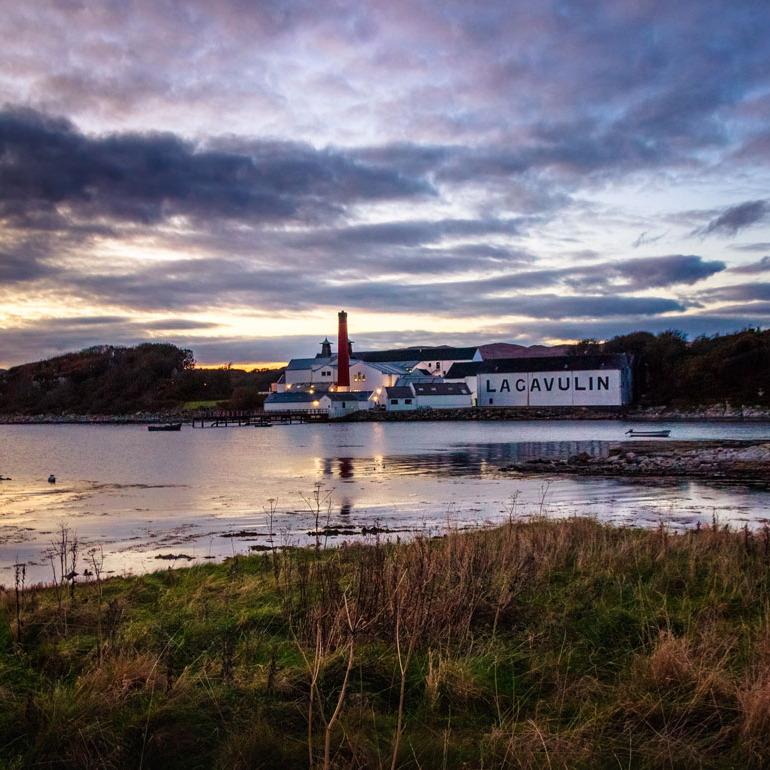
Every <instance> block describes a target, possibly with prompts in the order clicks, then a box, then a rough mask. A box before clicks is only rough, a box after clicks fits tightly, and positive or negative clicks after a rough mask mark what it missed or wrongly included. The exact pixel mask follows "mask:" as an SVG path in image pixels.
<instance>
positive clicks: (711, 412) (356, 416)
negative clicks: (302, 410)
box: [337, 403, 770, 422]
mask: <svg viewBox="0 0 770 770" xmlns="http://www.w3.org/2000/svg"><path fill="white" fill-rule="evenodd" d="M429 420H433V421H446V420H457V421H468V420H629V421H634V422H699V421H702V420H707V421H712V422H770V409H766V408H764V407H759V406H732V405H730V404H724V403H722V404H713V405H711V406H699V407H692V408H684V407H681V408H680V407H676V408H674V407H662V406H656V407H639V406H549V407H509V406H485V407H480V406H474V407H468V408H464V409H417V410H414V411H403V412H387V411H385V410H379V409H370V410H368V411H363V412H354V413H353V414H351V415H348V416H346V417H340V418H338V420H337V421H338V422H404V421H410V422H411V421H429Z"/></svg>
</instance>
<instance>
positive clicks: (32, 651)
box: [0, 519, 770, 770]
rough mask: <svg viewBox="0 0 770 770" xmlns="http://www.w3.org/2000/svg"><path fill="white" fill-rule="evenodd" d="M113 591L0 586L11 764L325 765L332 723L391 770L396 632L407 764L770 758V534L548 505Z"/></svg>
mask: <svg viewBox="0 0 770 770" xmlns="http://www.w3.org/2000/svg"><path fill="white" fill-rule="evenodd" d="M102 589H103V596H102V599H101V602H100V601H99V598H98V586H97V584H96V583H94V582H89V583H78V584H77V585H76V589H75V594H74V600H71V599H70V597H69V592H67V595H66V599H65V600H64V602H63V605H62V608H61V610H60V609H59V607H58V603H57V601H56V598H55V594H54V591H53V589H52V588H45V589H43V588H35V589H33V590H27V591H26V592H24V594H23V595H22V597H21V599H22V602H21V606H20V618H21V626H20V627H18V625H17V622H16V596H15V592H13V591H9V592H6V593H5V594H3V595H2V596H0V767H9V768H22V767H36V766H43V767H51V768H137V767H142V768H163V770H173V769H174V768H177V767H178V768H185V770H192V769H193V768H275V767H281V768H305V767H308V765H309V762H310V760H309V753H310V752H311V751H312V755H313V762H314V766H317V767H323V766H324V742H325V738H326V737H327V732H328V739H329V747H330V751H329V755H328V762H327V766H328V767H333V768H390V767H391V762H392V756H393V752H394V747H395V743H396V740H395V739H396V732H397V723H398V713H399V705H400V695H399V694H400V690H401V667H400V666H399V649H400V654H401V664H402V666H403V667H404V682H403V684H404V699H403V704H402V707H403V714H402V720H403V731H402V734H401V736H400V739H399V741H398V744H399V745H398V752H397V756H396V762H395V766H396V767H399V768H415V769H418V768H419V769H421V770H434V769H435V770H439V769H443V768H464V767H466V768H503V767H510V768H549V769H551V770H553V769H555V768H586V769H588V768H592V769H593V768H631V769H632V770H634V769H641V768H661V767H664V768H665V767H669V768H690V767H692V768H725V770H726V769H727V768H736V767H741V768H762V767H766V766H767V759H766V757H767V756H770V622H769V621H770V614H769V612H768V608H769V607H770V538H768V534H767V532H759V533H757V534H755V535H752V534H750V533H743V532H741V533H732V532H728V531H726V530H724V529H719V528H716V529H714V528H704V529H702V530H700V531H697V532H690V533H687V534H684V535H672V534H670V533H667V532H666V531H664V530H658V531H643V530H638V529H618V528H610V527H604V526H601V525H599V524H597V523H596V522H595V521H593V520H588V519H571V520H566V521H558V522H557V521H547V520H540V521H533V522H529V523H512V524H510V525H507V526H504V527H502V528H499V529H495V530H485V531H478V532H470V533H469V532H465V533H452V534H450V535H448V536H446V537H444V538H440V539H434V540H426V539H418V540H416V541H414V542H411V543H401V544H392V545H378V546H374V545H373V546H351V547H346V548H341V549H334V550H328V551H320V552H315V551H312V550H299V549H290V550H287V551H286V552H284V553H278V554H275V555H272V554H267V555H261V556H251V557H236V558H234V559H230V560H228V561H227V562H225V563H223V564H216V565H214V564H208V565H205V566H196V567H191V568H187V569H179V570H167V571H164V572H158V573H154V574H151V575H144V576H140V577H135V578H114V579H110V580H108V581H106V582H104V583H103V584H102ZM99 618H101V628H102V630H101V637H100V634H99ZM397 641H398V646H397ZM99 650H101V656H99V655H98V651H99ZM100 658H101V659H100ZM349 661H350V664H351V667H350V671H349V673H347V674H346V671H347V665H348V662H349ZM314 675H316V676H317V679H316V687H315V689H314V690H313V693H314V698H313V715H312V718H311V724H310V730H308V710H309V703H310V698H309V695H310V692H311V684H310V682H311V678H312V677H313V676H314ZM343 685H344V686H345V692H344V697H341V693H342V687H343ZM338 704H339V709H338V711H337V712H336V717H334V718H333V715H334V714H335V709H337V706H338ZM321 712H322V713H321ZM327 725H328V730H327ZM308 732H310V735H309V736H308Z"/></svg>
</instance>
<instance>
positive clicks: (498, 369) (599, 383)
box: [476, 354, 633, 406]
mask: <svg viewBox="0 0 770 770" xmlns="http://www.w3.org/2000/svg"><path fill="white" fill-rule="evenodd" d="M476 378H477V384H476V389H477V404H478V406H622V405H623V404H628V403H630V402H631V399H632V384H633V381H632V371H631V359H630V357H629V356H627V355H625V354H620V355H611V356H605V355H595V356H556V357H552V358H508V359H498V360H495V361H484V362H482V363H481V364H480V366H479V370H478V373H477V375H476Z"/></svg>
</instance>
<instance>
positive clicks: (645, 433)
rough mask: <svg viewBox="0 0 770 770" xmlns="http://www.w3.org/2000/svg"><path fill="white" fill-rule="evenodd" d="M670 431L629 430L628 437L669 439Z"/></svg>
mask: <svg viewBox="0 0 770 770" xmlns="http://www.w3.org/2000/svg"><path fill="white" fill-rule="evenodd" d="M669 433H671V431H670V430H629V431H626V436H631V437H634V436H640V437H642V438H668V434H669Z"/></svg>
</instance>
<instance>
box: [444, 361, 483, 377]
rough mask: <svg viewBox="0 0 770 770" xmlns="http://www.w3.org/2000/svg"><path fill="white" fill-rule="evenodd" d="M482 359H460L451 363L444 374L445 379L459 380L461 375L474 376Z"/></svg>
mask: <svg viewBox="0 0 770 770" xmlns="http://www.w3.org/2000/svg"><path fill="white" fill-rule="evenodd" d="M482 363H483V362H482V361H460V362H458V363H456V364H452V366H450V367H449V371H448V372H447V373H446V374H445V375H444V379H447V380H461V379H462V378H463V377H475V376H476V375H477V374H478V373H479V368H480V367H481V364H482Z"/></svg>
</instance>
